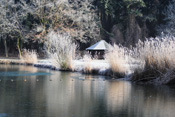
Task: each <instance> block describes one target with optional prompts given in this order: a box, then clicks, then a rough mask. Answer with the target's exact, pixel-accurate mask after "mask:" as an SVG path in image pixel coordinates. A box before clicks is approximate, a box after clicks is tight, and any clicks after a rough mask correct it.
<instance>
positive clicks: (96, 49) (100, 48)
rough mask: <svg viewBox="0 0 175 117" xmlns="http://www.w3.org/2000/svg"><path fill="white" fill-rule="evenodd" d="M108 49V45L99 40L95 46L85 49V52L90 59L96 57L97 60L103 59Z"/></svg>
mask: <svg viewBox="0 0 175 117" xmlns="http://www.w3.org/2000/svg"><path fill="white" fill-rule="evenodd" d="M110 47H111V45H110V44H108V43H107V42H106V41H104V40H101V41H99V42H97V43H96V44H94V45H92V46H90V47H88V48H86V50H87V51H88V52H89V53H90V54H91V55H92V57H95V56H96V55H97V58H98V59H104V54H105V51H107V50H108V49H109V48H110Z"/></svg>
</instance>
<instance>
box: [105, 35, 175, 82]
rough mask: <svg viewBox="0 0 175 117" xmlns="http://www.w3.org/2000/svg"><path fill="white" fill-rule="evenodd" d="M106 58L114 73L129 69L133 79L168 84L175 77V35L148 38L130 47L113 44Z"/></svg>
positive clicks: (118, 73)
mask: <svg viewBox="0 0 175 117" xmlns="http://www.w3.org/2000/svg"><path fill="white" fill-rule="evenodd" d="M106 59H107V60H108V61H109V64H110V67H111V69H112V71H113V72H114V73H115V75H123V76H124V75H126V74H127V72H128V71H129V72H130V73H132V75H131V74H130V75H131V80H133V81H154V82H155V81H156V82H158V83H161V84H162V83H163V84H168V83H171V82H172V80H173V79H174V78H175V37H173V36H164V37H156V38H149V39H146V41H139V42H138V43H137V44H136V46H135V47H132V48H130V49H128V48H125V47H122V46H118V45H114V47H113V49H112V50H110V51H109V52H108V53H107V54H106ZM131 71H132V72H131Z"/></svg>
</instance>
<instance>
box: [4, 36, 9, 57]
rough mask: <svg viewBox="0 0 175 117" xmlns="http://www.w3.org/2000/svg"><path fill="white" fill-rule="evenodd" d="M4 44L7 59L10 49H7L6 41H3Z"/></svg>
mask: <svg viewBox="0 0 175 117" xmlns="http://www.w3.org/2000/svg"><path fill="white" fill-rule="evenodd" d="M3 42H4V47H5V56H6V58H8V47H7V42H6V39H3Z"/></svg>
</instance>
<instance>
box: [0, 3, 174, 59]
mask: <svg viewBox="0 0 175 117" xmlns="http://www.w3.org/2000/svg"><path fill="white" fill-rule="evenodd" d="M58 1H59V0H5V1H2V2H1V5H0V10H1V13H0V55H1V56H6V57H8V56H9V55H10V54H12V55H11V56H18V54H20V53H21V50H22V49H24V48H26V49H35V50H37V52H39V53H42V52H43V49H44V43H45V42H46V41H47V34H48V33H49V31H50V30H51V29H53V30H60V31H66V32H69V33H71V34H72V35H71V36H72V37H73V39H74V40H75V41H76V42H77V43H79V45H80V49H81V50H84V49H85V48H86V47H88V46H89V45H90V44H91V43H93V42H96V41H98V40H100V39H104V40H106V41H107V42H110V43H117V44H122V45H124V46H130V45H134V44H135V43H137V42H138V40H139V39H140V40H144V39H145V38H146V37H155V36H157V35H159V34H160V32H158V31H157V27H158V26H160V25H162V24H166V22H167V21H166V20H164V19H165V18H166V17H165V14H164V11H165V9H166V8H167V6H168V5H169V3H170V2H171V0H89V1H86V2H85V0H84V3H83V2H82V1H81V0H77V1H76V2H75V1H74V0H68V2H69V4H68V5H67V6H66V5H60V6H58V5H57V2H58ZM87 4H88V5H87ZM14 6H15V7H14ZM2 9H3V10H2ZM68 11H70V12H68ZM74 11H76V12H75V13H74ZM81 11H84V12H83V13H81ZM77 12H78V14H77ZM70 13H72V14H71V15H70ZM86 14H87V15H86ZM89 16H91V18H87V19H86V18H84V19H83V20H79V19H78V18H79V17H80V18H81V17H82V18H83V17H89ZM98 29H99V31H98ZM8 54H9V55H8Z"/></svg>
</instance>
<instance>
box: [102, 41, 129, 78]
mask: <svg viewBox="0 0 175 117" xmlns="http://www.w3.org/2000/svg"><path fill="white" fill-rule="evenodd" d="M128 55H129V51H128V49H127V48H125V47H123V46H118V45H115V44H114V46H113V48H111V49H110V50H109V51H108V52H107V53H106V55H105V58H106V59H107V60H108V62H109V64H110V67H111V69H112V71H113V72H114V74H116V75H117V76H124V75H126V72H127V71H129V66H128V64H129V61H128V57H129V56H128Z"/></svg>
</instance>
